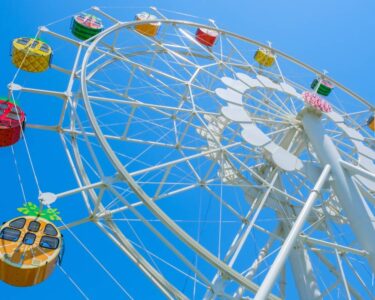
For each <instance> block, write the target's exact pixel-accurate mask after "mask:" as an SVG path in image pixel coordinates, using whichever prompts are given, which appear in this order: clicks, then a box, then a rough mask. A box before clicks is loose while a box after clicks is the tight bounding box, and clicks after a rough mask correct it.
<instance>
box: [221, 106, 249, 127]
mask: <svg viewBox="0 0 375 300" xmlns="http://www.w3.org/2000/svg"><path fill="white" fill-rule="evenodd" d="M221 112H222V113H223V115H224V116H225V117H227V118H228V119H229V120H232V121H235V122H240V123H242V122H251V118H250V116H249V115H248V113H247V112H246V111H245V110H244V109H243V107H242V106H238V105H232V104H229V105H228V106H223V107H222V108H221Z"/></svg>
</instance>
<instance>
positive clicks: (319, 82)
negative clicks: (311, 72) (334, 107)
mask: <svg viewBox="0 0 375 300" xmlns="http://www.w3.org/2000/svg"><path fill="white" fill-rule="evenodd" d="M311 88H312V89H314V90H316V92H317V93H318V94H319V95H322V96H328V95H329V94H330V93H331V92H332V89H333V84H332V83H331V82H330V81H328V80H326V79H314V80H313V82H312V83H311Z"/></svg>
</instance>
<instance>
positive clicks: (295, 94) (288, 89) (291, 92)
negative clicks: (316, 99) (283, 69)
mask: <svg viewBox="0 0 375 300" xmlns="http://www.w3.org/2000/svg"><path fill="white" fill-rule="evenodd" d="M280 87H281V89H282V90H283V91H284V92H285V93H287V94H289V95H290V96H292V97H295V98H298V99H301V95H300V94H299V93H298V92H297V91H296V89H295V88H294V87H292V86H291V85H289V84H287V83H286V82H281V83H280Z"/></svg>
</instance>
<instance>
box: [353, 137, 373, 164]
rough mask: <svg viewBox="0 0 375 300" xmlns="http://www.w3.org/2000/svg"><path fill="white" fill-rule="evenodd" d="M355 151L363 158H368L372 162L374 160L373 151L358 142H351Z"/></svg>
mask: <svg viewBox="0 0 375 300" xmlns="http://www.w3.org/2000/svg"><path fill="white" fill-rule="evenodd" d="M352 142H353V144H354V146H355V148H356V149H357V151H358V152H359V153H360V154H362V155H363V156H367V157H368V158H371V159H372V160H375V151H374V150H372V149H371V148H369V147H367V146H366V145H364V144H363V143H361V142H358V141H352Z"/></svg>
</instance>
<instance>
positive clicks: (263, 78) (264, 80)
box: [257, 75, 282, 91]
mask: <svg viewBox="0 0 375 300" xmlns="http://www.w3.org/2000/svg"><path fill="white" fill-rule="evenodd" d="M257 79H258V80H259V81H260V83H261V84H262V85H263V86H265V87H266V88H270V89H273V90H278V91H282V89H281V87H280V85H279V84H277V83H274V82H273V81H272V80H271V79H269V78H268V77H266V76H263V75H257Z"/></svg>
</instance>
